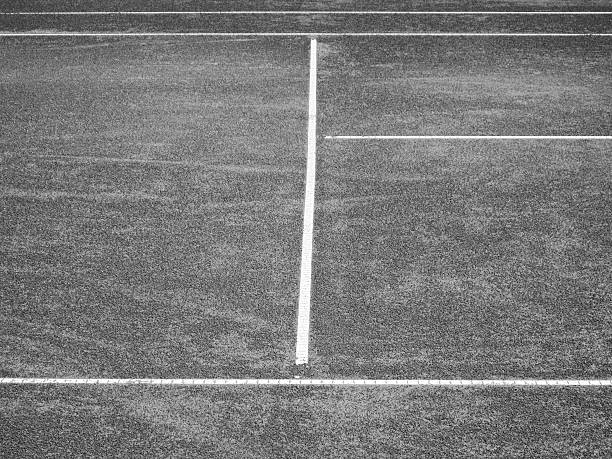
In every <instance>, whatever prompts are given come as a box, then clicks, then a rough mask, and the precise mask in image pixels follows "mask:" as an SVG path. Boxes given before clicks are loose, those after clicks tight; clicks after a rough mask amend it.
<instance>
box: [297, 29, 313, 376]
mask: <svg viewBox="0 0 612 459" xmlns="http://www.w3.org/2000/svg"><path fill="white" fill-rule="evenodd" d="M309 82H310V84H309V93H308V157H307V161H306V190H305V192H304V232H303V235H302V264H301V268H300V297H299V304H298V321H297V339H296V344H295V363H296V365H302V364H306V363H308V340H309V334H310V293H311V286H312V285H311V284H312V232H313V226H314V198H315V177H316V164H317V155H316V153H317V40H315V39H313V40H311V41H310V80H309Z"/></svg>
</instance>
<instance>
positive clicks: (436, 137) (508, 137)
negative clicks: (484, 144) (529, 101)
mask: <svg viewBox="0 0 612 459" xmlns="http://www.w3.org/2000/svg"><path fill="white" fill-rule="evenodd" d="M325 138H326V139H328V140H612V136H609V135H326V136H325Z"/></svg>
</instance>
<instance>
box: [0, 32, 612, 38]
mask: <svg viewBox="0 0 612 459" xmlns="http://www.w3.org/2000/svg"><path fill="white" fill-rule="evenodd" d="M223 36H231V37H612V33H557V32H550V33H535V32H533V33H532V32H517V33H512V32H0V37H223Z"/></svg>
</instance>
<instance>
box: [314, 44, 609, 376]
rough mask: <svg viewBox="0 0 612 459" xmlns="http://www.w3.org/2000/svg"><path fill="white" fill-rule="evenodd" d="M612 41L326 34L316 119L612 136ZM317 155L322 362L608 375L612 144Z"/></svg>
mask: <svg viewBox="0 0 612 459" xmlns="http://www.w3.org/2000/svg"><path fill="white" fill-rule="evenodd" d="M609 45H610V43H609V42H607V41H593V40H573V41H572V42H569V41H567V40H563V39H561V40H559V39H557V40H550V39H548V40H543V39H521V40H518V39H495V40H490V39H483V38H481V39H469V40H468V39H459V40H457V39H453V40H440V39H431V38H426V39H414V38H412V39H398V40H395V39H394V40H388V39H387V40H385V39H371V40H350V39H345V40H343V41H342V42H332V43H331V45H330V46H331V49H332V50H333V52H330V55H329V58H328V60H327V63H328V66H325V65H322V68H321V75H322V81H321V83H320V85H319V87H320V96H319V110H320V113H321V122H320V126H319V129H320V131H321V132H325V133H327V134H331V135H341V134H351V135H359V134H362V135H377V134H383V135H385V134H386V135H393V134H413V135H430V134H441V135H478V134H492V135H539V134H544V135H576V134H583V135H605V134H607V133H608V130H609V126H610V124H611V113H610V102H612V98H611V97H612V86H611V85H610V80H609V78H608V75H609V74H610V70H611V67H610V46H609ZM336 51H338V52H336ZM332 63H333V64H334V65H332ZM357 63H358V64H357ZM319 159H320V166H319V171H320V173H319V181H318V185H319V187H318V190H317V191H318V195H317V198H318V205H319V207H318V208H317V211H318V213H316V214H315V215H316V216H317V217H318V220H317V225H316V227H317V228H318V231H319V232H318V233H317V234H316V235H315V241H317V242H318V244H316V245H315V248H316V252H315V262H314V266H315V270H316V274H315V280H314V284H313V285H314V286H315V287H314V288H315V294H314V299H313V311H312V315H313V336H314V343H313V344H314V349H315V350H316V353H317V356H318V357H319V358H320V363H321V364H322V365H323V366H324V370H325V371H327V372H329V374H333V375H339V374H343V375H355V376H357V375H359V376H360V377H379V376H380V375H381V374H384V375H385V376H388V377H408V375H419V376H418V377H423V378H425V377H430V378H431V377H462V378H471V377H476V375H483V374H486V375H488V376H490V377H508V376H510V375H514V376H520V377H535V378H538V377H548V376H552V375H557V376H561V375H563V376H570V375H571V376H578V375H580V376H582V377H585V376H587V375H588V376H593V377H594V376H596V375H599V376H605V377H608V376H609V374H610V364H611V362H612V353H611V351H610V349H612V346H611V344H612V340H611V339H612V335H611V334H610V320H611V317H612V316H611V315H610V313H611V310H610V305H611V304H612V295H611V291H610V287H609V285H608V284H609V283H608V281H607V279H609V276H610V272H611V270H610V268H611V266H610V254H611V251H610V242H611V240H610V231H609V230H610V225H611V223H612V221H611V219H610V214H609V211H608V209H609V208H610V205H611V204H612V203H611V194H610V191H611V175H610V173H611V172H612V157H611V156H610V145H609V142H608V143H606V142H603V141H564V140H560V141H455V140H451V141H393V140H392V141H372V140H366V141H340V140H333V139H331V140H330V139H327V140H323V141H322V142H321V143H320V146H319Z"/></svg>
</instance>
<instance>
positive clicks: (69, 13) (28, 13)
mask: <svg viewBox="0 0 612 459" xmlns="http://www.w3.org/2000/svg"><path fill="white" fill-rule="evenodd" d="M179 14H184V15H189V14H200V15H223V14H227V15H239V14H240V15H247V14H270V15H285V14H296V15H305V14H329V15H364V16H365V15H385V16H390V15H406V16H427V15H452V16H459V15H469V16H474V15H484V16H490V15H504V16H542V15H558V16H561V15H567V16H570V15H571V16H587V15H610V14H612V12H611V11H354V10H353V11H321V10H318V11H317V10H314V11H313V10H309V11H306V10H305V11H296V10H285V11H282V10H279V11H269V10H268V11H262V10H252V11H247V10H238V11H14V12H0V15H5V16H52V15H57V16H105V15H107V16H110V15H126V16H127V15H129V16H137V15H147V16H153V15H179Z"/></svg>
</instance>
